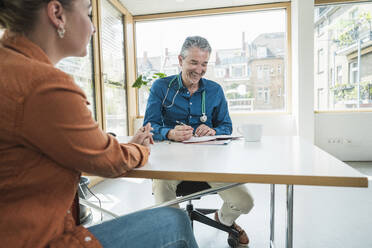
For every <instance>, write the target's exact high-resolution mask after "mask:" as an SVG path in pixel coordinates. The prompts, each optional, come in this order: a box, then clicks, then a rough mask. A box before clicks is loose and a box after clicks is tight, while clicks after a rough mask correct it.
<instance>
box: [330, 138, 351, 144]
mask: <svg viewBox="0 0 372 248" xmlns="http://www.w3.org/2000/svg"><path fill="white" fill-rule="evenodd" d="M328 143H329V144H339V145H342V144H345V145H351V144H352V141H351V139H346V138H341V137H334V138H328Z"/></svg>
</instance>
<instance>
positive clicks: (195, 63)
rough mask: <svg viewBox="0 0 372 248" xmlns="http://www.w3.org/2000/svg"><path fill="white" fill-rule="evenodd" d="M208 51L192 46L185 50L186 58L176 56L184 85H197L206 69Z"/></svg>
mask: <svg viewBox="0 0 372 248" xmlns="http://www.w3.org/2000/svg"><path fill="white" fill-rule="evenodd" d="M208 60H209V52H208V51H203V50H200V49H199V48H197V47H192V48H189V49H188V50H187V53H186V58H182V57H181V55H179V56H178V61H179V63H180V66H181V69H182V80H183V82H184V83H185V86H192V85H197V84H198V82H199V80H200V79H201V78H202V77H203V76H204V74H205V72H206V71H207V65H208Z"/></svg>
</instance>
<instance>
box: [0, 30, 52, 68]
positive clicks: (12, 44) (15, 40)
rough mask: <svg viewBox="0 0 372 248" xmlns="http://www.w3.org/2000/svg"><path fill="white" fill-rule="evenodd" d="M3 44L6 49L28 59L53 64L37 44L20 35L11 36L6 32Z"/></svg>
mask: <svg viewBox="0 0 372 248" xmlns="http://www.w3.org/2000/svg"><path fill="white" fill-rule="evenodd" d="M1 43H2V45H3V46H4V47H6V48H10V49H12V50H14V51H16V52H18V53H21V54H23V55H25V56H26V57H28V58H32V59H36V60H38V61H40V62H44V63H48V64H52V63H51V62H50V60H49V58H48V56H47V55H46V54H45V52H44V51H43V50H42V49H41V48H40V47H39V46H38V45H36V44H35V43H33V42H32V41H30V40H29V39H27V38H26V37H25V36H23V35H20V34H14V35H13V34H10V33H9V32H8V31H5V33H4V35H3V37H2V39H1Z"/></svg>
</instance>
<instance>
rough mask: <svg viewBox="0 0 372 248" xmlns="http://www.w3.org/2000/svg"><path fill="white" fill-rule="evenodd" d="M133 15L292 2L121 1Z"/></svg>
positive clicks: (280, 0)
mask: <svg viewBox="0 0 372 248" xmlns="http://www.w3.org/2000/svg"><path fill="white" fill-rule="evenodd" d="M119 1H120V2H121V3H122V4H123V5H124V6H125V7H126V8H127V10H128V11H129V12H130V13H131V14H132V15H147V14H158V13H167V12H178V11H186V10H200V9H211V8H221V7H232V6H242V5H252V4H262V3H275V2H288V1H290V0H119Z"/></svg>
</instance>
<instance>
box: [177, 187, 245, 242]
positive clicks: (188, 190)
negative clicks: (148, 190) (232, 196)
mask: <svg viewBox="0 0 372 248" xmlns="http://www.w3.org/2000/svg"><path fill="white" fill-rule="evenodd" d="M210 188H211V186H209V184H208V183H206V182H192V181H182V182H181V183H180V184H178V186H177V190H176V195H177V196H178V197H181V196H186V195H190V194H193V193H196V192H199V191H202V190H206V189H210ZM197 199H200V197H199V198H197ZM186 211H187V214H188V215H189V217H190V220H191V226H192V227H193V221H194V220H195V221H198V222H200V223H203V224H205V225H208V226H212V227H214V228H217V229H219V230H222V231H224V232H227V233H228V234H230V235H229V236H228V238H227V242H228V244H229V246H230V247H238V245H239V232H238V231H237V230H235V229H234V228H232V227H229V226H225V225H223V224H221V223H219V222H217V221H215V220H213V219H211V218H209V217H207V216H205V215H207V214H211V213H215V212H216V211H217V209H200V208H196V209H194V206H193V205H192V203H191V200H189V202H188V203H187V205H186Z"/></svg>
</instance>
